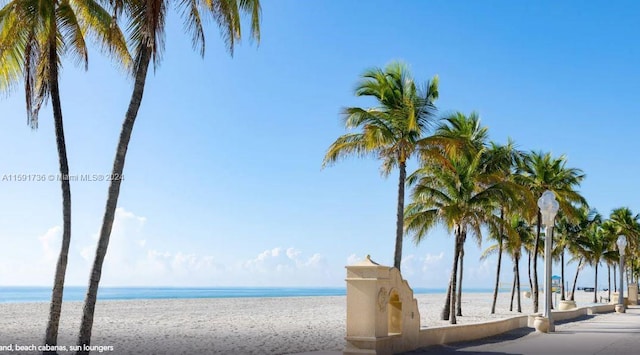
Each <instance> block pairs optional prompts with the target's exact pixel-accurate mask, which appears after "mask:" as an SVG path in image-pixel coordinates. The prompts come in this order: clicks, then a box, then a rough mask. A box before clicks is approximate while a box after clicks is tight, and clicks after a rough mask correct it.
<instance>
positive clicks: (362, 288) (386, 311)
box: [344, 255, 420, 354]
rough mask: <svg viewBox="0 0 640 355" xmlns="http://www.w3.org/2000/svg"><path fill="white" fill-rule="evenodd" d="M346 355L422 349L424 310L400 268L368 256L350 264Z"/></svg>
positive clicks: (391, 352)
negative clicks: (420, 343) (421, 322)
mask: <svg viewBox="0 0 640 355" xmlns="http://www.w3.org/2000/svg"><path fill="white" fill-rule="evenodd" d="M346 281H347V337H346V338H345V339H346V341H347V345H346V347H345V349H344V354H367V353H368V354H395V353H399V352H403V351H409V350H413V349H416V348H418V333H419V329H420V313H419V312H418V302H417V301H416V299H415V298H413V290H412V289H411V287H409V284H408V283H407V281H405V280H403V279H402V276H400V272H399V271H398V269H396V268H393V267H388V266H382V265H379V264H377V263H375V262H373V261H372V260H371V258H370V257H369V256H368V255H367V258H366V259H365V260H364V261H362V262H360V263H358V264H356V265H352V266H347V280H346Z"/></svg>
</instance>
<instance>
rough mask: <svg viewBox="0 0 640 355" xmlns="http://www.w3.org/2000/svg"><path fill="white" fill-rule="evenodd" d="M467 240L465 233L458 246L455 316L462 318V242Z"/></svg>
mask: <svg viewBox="0 0 640 355" xmlns="http://www.w3.org/2000/svg"><path fill="white" fill-rule="evenodd" d="M465 239H467V235H466V232H464V236H463V237H462V243H461V245H460V270H458V302H457V305H456V316H460V317H461V316H462V273H463V271H464V266H463V262H464V242H465Z"/></svg>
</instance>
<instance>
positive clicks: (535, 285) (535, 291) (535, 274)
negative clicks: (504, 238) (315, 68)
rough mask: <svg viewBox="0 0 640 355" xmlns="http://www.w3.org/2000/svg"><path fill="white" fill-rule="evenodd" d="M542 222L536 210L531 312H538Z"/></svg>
mask: <svg viewBox="0 0 640 355" xmlns="http://www.w3.org/2000/svg"><path fill="white" fill-rule="evenodd" d="M541 223H542V216H541V214H540V211H538V223H537V227H536V241H535V243H534V245H533V290H532V292H531V296H532V297H533V313H537V312H538V246H539V245H540V224H541Z"/></svg>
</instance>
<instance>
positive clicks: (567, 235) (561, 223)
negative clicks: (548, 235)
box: [553, 206, 595, 301]
mask: <svg viewBox="0 0 640 355" xmlns="http://www.w3.org/2000/svg"><path fill="white" fill-rule="evenodd" d="M593 213H595V212H593V211H589V209H588V208H587V207H586V206H581V207H580V208H578V211H577V214H576V216H575V218H574V219H573V220H572V219H569V218H568V217H567V216H566V215H565V214H564V213H562V211H560V213H559V216H558V218H557V222H556V227H555V228H554V231H553V234H554V237H555V244H554V245H553V255H554V257H555V258H556V259H559V261H560V283H561V286H560V289H561V292H560V294H561V295H560V300H562V301H564V300H565V299H566V296H567V293H568V292H567V290H565V277H564V267H565V253H566V249H567V248H568V247H569V246H570V245H571V244H572V243H577V242H578V239H579V237H580V233H581V232H582V231H583V230H585V229H586V228H588V226H589V224H590V223H592V222H593Z"/></svg>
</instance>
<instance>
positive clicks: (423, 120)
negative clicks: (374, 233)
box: [322, 62, 439, 270]
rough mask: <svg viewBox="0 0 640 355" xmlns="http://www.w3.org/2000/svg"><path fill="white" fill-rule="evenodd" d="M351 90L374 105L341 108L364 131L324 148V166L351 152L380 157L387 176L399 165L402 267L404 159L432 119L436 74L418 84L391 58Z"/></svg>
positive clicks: (348, 123)
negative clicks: (370, 106) (374, 105)
mask: <svg viewBox="0 0 640 355" xmlns="http://www.w3.org/2000/svg"><path fill="white" fill-rule="evenodd" d="M355 94H356V96H365V97H371V98H373V99H375V100H376V101H377V103H378V107H372V108H360V107H348V108H345V109H344V110H343V116H344V124H345V127H346V128H347V129H354V128H357V129H361V130H362V131H361V132H359V133H348V134H345V135H342V136H340V137H338V139H336V141H335V142H333V143H332V144H331V146H330V147H329V149H328V150H327V153H326V155H325V157H324V161H323V162H322V166H323V167H326V166H327V165H329V164H333V163H335V162H336V161H337V160H339V159H340V158H344V157H346V156H349V155H358V156H369V155H373V156H376V157H377V158H378V159H380V160H382V167H381V172H382V175H383V176H385V177H386V176H388V175H389V174H390V173H391V171H392V169H393V168H395V167H397V168H398V170H399V177H398V203H397V218H396V243H395V253H394V260H393V265H394V267H396V268H397V269H398V270H400V264H401V261H402V239H403V235H404V234H403V229H404V228H403V223H404V208H405V203H404V197H405V196H404V195H405V191H404V190H405V184H406V177H407V161H408V160H409V159H410V158H411V157H412V156H413V155H414V153H415V152H416V143H417V142H418V140H420V139H421V138H423V136H424V135H425V134H426V133H427V132H428V131H429V129H430V128H431V126H432V125H433V124H434V122H435V112H436V108H435V105H434V103H435V101H436V99H437V98H438V95H439V94H438V77H437V76H434V77H433V79H432V80H431V82H428V83H426V84H425V85H424V87H419V86H418V84H416V82H415V81H414V79H413V78H412V76H411V73H410V71H409V69H408V67H407V66H406V65H404V64H403V63H400V62H392V63H391V64H389V65H387V66H386V67H385V68H384V69H380V68H374V69H370V70H367V71H365V73H364V74H362V80H361V82H360V83H359V84H358V86H357V88H356V90H355Z"/></svg>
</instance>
